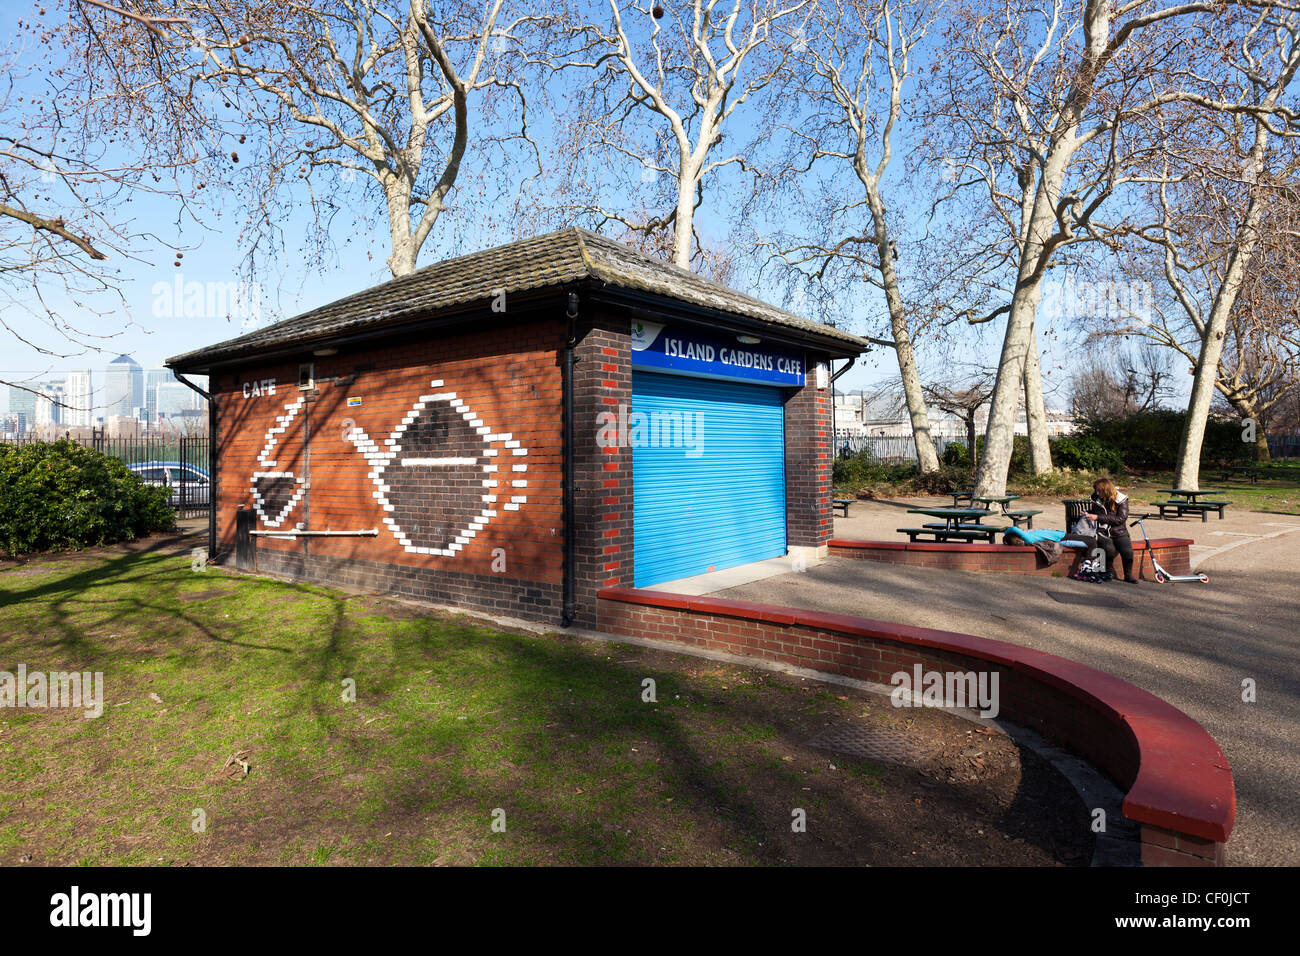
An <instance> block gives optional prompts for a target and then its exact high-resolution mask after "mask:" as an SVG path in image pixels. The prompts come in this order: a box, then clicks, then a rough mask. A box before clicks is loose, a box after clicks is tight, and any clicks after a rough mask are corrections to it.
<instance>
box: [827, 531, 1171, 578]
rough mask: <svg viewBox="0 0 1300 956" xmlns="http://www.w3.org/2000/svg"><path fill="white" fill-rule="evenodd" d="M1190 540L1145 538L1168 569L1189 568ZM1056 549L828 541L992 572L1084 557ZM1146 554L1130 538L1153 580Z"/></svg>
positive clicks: (842, 550) (863, 552)
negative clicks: (1049, 554)
mask: <svg viewBox="0 0 1300 956" xmlns="http://www.w3.org/2000/svg"><path fill="white" fill-rule="evenodd" d="M1192 543H1193V542H1192V540H1191V539H1190V538H1155V539H1153V540H1152V541H1151V552H1152V553H1153V554H1154V555H1155V559H1156V560H1157V561H1159V562H1160V566H1161V567H1162V568H1164V569H1165V570H1166V571H1168V572H1169V573H1170V574H1191V573H1192V572H1191V558H1190V552H1189V551H1188V548H1189V547H1190V546H1191V544H1192ZM1062 550H1063V553H1062V555H1061V560H1060V561H1058V562H1056V563H1055V564H1049V563H1048V562H1047V559H1046V558H1044V557H1043V555H1042V553H1041V552H1040V551H1039V550H1038V549H1037V548H1035V547H1031V546H1029V545H1009V544H955V543H951V542H949V543H944V544H937V543H933V542H931V543H924V542H917V543H916V544H911V543H909V542H907V541H859V540H856V539H853V538H832V539H831V541H830V553H831V554H833V555H836V556H837V557H842V558H855V559H857V560H859V561H884V562H887V563H889V564H906V565H910V566H912V567H919V568H947V569H949V570H951V571H983V572H989V573H995V574H1042V575H1053V574H1057V575H1065V574H1069V573H1070V572H1072V571H1074V570H1075V569H1076V568H1077V567H1078V566H1079V562H1081V561H1083V560H1084V559H1085V558H1086V557H1087V555H1086V554H1084V552H1083V549H1082V548H1064V549H1062ZM1146 554H1147V543H1146V542H1145V541H1141V540H1138V541H1134V542H1133V556H1134V562H1133V567H1134V569H1135V570H1136V572H1137V573H1138V574H1139V575H1140V576H1142V577H1145V578H1147V580H1154V574H1155V569H1154V568H1153V567H1152V566H1151V561H1150V560H1149V559H1147V558H1146Z"/></svg>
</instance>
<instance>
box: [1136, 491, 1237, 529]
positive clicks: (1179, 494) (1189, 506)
mask: <svg viewBox="0 0 1300 956" xmlns="http://www.w3.org/2000/svg"><path fill="white" fill-rule="evenodd" d="M1156 490H1157V491H1159V492H1160V493H1161V494H1163V495H1169V497H1170V500H1169V501H1157V502H1155V506H1156V507H1157V508H1159V509H1160V517H1162V518H1163V517H1164V516H1165V511H1166V510H1168V511H1172V512H1174V516H1175V517H1177V518H1181V517H1182V516H1183V515H1184V514H1187V513H1191V514H1199V515H1200V516H1201V520H1202V521H1205V520H1206V518H1207V517H1208V516H1209V514H1210V512H1211V511H1217V512H1218V513H1219V520H1220V521H1222V520H1223V509H1224V508H1226V507H1227V506H1228V505H1230V504H1232V502H1231V501H1207V500H1204V499H1205V496H1206V495H1217V494H1222V492H1218V491H1210V490H1208V489H1206V490H1201V489H1197V488H1157V489H1156Z"/></svg>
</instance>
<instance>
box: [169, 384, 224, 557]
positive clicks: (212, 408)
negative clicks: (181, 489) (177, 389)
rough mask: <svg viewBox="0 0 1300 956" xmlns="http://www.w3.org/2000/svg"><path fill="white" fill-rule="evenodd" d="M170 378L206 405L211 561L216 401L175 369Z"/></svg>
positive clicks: (214, 545)
mask: <svg viewBox="0 0 1300 956" xmlns="http://www.w3.org/2000/svg"><path fill="white" fill-rule="evenodd" d="M172 377H173V378H175V379H176V381H178V382H180V383H181V384H182V385H185V386H187V387H188V388H190V389H192V390H194V391H195V392H198V394H199V395H200V396H202V398H203V400H204V401H205V402H207V403H208V560H209V561H211V560H213V559H215V557H216V554H217V400H216V399H215V398H213V397H212V394H211V393H209V392H205V391H204V390H203V389H201V388H199V387H198V386H197V385H195V384H194V383H193V382H191V381H190V380H189V379H187V378H186V377H185V376H184V375H182V374H181V373H180V372H178V371H177V370H176V369H172Z"/></svg>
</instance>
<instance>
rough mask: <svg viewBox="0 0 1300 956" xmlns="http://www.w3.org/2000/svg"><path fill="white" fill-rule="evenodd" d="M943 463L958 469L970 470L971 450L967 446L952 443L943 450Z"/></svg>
mask: <svg viewBox="0 0 1300 956" xmlns="http://www.w3.org/2000/svg"><path fill="white" fill-rule="evenodd" d="M942 460H943V463H944V464H945V465H950V466H953V467H957V468H970V449H969V448H967V447H966V446H965V444H959V443H957V442H950V443H949V444H948V447H947V448H945V449H944V450H943V459H942Z"/></svg>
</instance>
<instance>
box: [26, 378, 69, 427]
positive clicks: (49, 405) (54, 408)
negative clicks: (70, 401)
mask: <svg viewBox="0 0 1300 956" xmlns="http://www.w3.org/2000/svg"><path fill="white" fill-rule="evenodd" d="M38 391H39V393H40V394H38V395H37V396H36V413H35V415H34V417H33V418H32V423H33V424H34V425H35V426H36V427H38V428H39V427H40V426H41V425H61V424H63V411H64V409H63V403H64V399H63V384H62V383H61V382H46V383H44V384H43V385H40V386H38Z"/></svg>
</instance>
